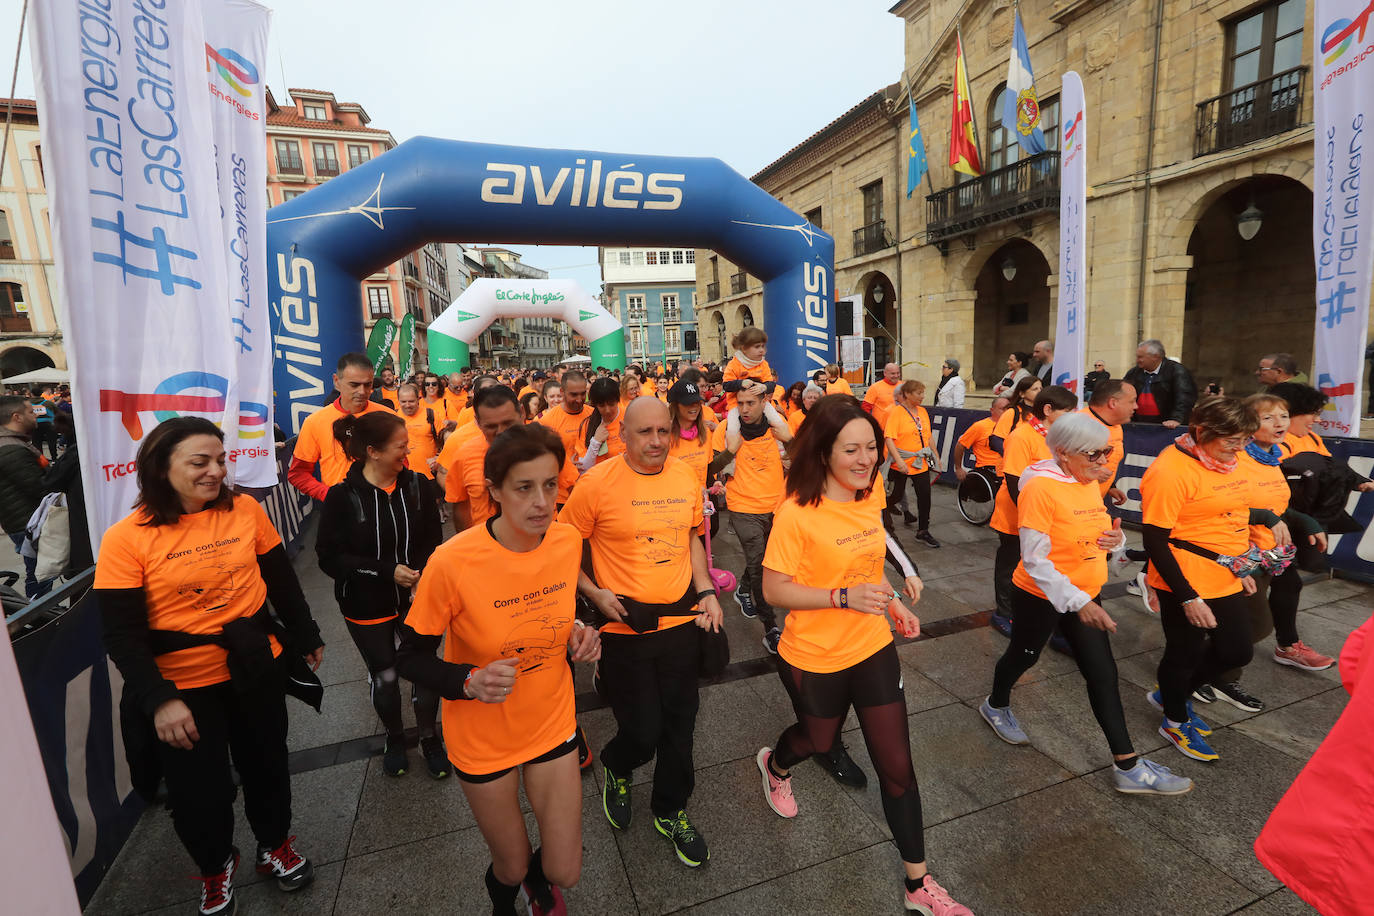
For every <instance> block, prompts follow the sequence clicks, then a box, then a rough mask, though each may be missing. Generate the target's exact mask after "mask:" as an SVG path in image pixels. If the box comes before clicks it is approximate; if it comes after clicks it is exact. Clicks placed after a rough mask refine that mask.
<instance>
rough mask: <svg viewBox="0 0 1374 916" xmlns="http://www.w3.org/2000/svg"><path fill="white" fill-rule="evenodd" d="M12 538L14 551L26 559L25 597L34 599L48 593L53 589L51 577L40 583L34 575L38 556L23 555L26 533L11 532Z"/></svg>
mask: <svg viewBox="0 0 1374 916" xmlns="http://www.w3.org/2000/svg"><path fill="white" fill-rule="evenodd" d="M6 534H9V532H6ZM10 540H11V541H13V542H14V552H15V553H18V554H19V555H20V556H21V557H22V558H23V560H24V597H26V598H31V599H32V598H38V597H41V596H43V595H46V594H47V593H48V592H49V591H51V590H52V580H51V579H49V580H47V581H46V582H42V583H40V582H39V581H38V577H37V576H35V575H34V571H35V570H36V569H37V568H38V558H37V557H25V556H23V553H22V550H21V548H23V546H24V535H23V534H10Z"/></svg>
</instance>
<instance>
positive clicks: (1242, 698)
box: [1212, 681, 1264, 712]
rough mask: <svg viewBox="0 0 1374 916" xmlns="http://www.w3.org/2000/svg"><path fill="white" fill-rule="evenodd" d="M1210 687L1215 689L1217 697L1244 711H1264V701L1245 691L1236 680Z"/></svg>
mask: <svg viewBox="0 0 1374 916" xmlns="http://www.w3.org/2000/svg"><path fill="white" fill-rule="evenodd" d="M1212 689H1213V690H1215V691H1216V694H1217V699H1219V700H1225V701H1226V702H1228V703H1230V704H1231V705H1232V706H1234V707H1236V708H1237V709H1241V710H1244V711H1245V712H1263V711H1264V701H1263V700H1261V699H1260V698H1259V697H1252V696H1251V695H1250V694H1248V693H1246V692H1245V690H1244V689H1243V688H1242V687H1241V686H1240V684H1239V683H1237V682H1236V681H1231V682H1230V683H1228V684H1213V685H1212Z"/></svg>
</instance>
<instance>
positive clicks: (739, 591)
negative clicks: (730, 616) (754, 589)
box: [735, 588, 759, 620]
mask: <svg viewBox="0 0 1374 916" xmlns="http://www.w3.org/2000/svg"><path fill="white" fill-rule="evenodd" d="M735 603H736V604H738V605H739V612H740V613H741V614H743V615H744V616H745V617H748V618H749V619H750V620H753V619H754V618H755V617H757V616H758V615H759V612H758V611H757V610H756V609H755V608H754V596H753V595H751V594H749V590H748V589H747V588H736V589H735Z"/></svg>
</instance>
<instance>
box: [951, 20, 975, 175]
mask: <svg viewBox="0 0 1374 916" xmlns="http://www.w3.org/2000/svg"><path fill="white" fill-rule="evenodd" d="M969 98H970V95H969V90H968V71H967V70H965V69H964V42H963V39H962V38H960V37H959V36H958V35H957V34H956V35H955V37H954V113H953V115H952V117H951V119H950V125H949V164H950V165H951V166H952V167H953V168H954V171H956V172H963V173H964V174H965V175H981V174H983V162H982V159H981V158H979V156H978V137H977V135H976V134H975V132H974V130H973V108H972V107H971V106H970V104H969Z"/></svg>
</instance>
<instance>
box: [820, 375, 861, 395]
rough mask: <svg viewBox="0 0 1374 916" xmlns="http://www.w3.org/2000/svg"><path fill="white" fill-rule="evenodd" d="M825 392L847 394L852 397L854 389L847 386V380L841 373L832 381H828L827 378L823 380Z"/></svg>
mask: <svg viewBox="0 0 1374 916" xmlns="http://www.w3.org/2000/svg"><path fill="white" fill-rule="evenodd" d="M825 393H826V394H847V395H849V396H850V397H851V398H852V397H853V396H854V389H853V388H850V387H849V380H848V379H846V378H845V377H844V376H843V375H841V376H840V377H839V378H837V379H835V381H833V382H832V381H830V380H829V379H827V380H826V382H825Z"/></svg>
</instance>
